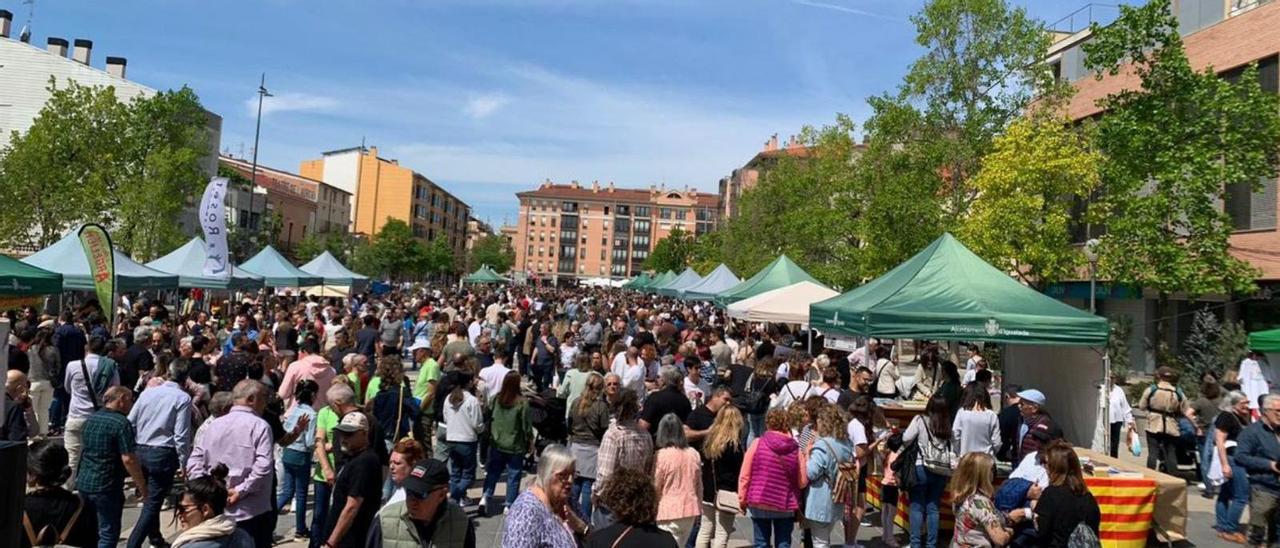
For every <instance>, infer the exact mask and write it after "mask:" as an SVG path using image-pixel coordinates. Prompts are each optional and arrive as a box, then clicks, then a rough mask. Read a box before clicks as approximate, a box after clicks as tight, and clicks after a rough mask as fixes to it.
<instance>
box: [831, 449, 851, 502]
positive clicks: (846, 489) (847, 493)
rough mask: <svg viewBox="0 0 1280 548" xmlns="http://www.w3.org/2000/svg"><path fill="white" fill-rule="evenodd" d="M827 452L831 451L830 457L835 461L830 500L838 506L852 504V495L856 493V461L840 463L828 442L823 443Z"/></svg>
mask: <svg viewBox="0 0 1280 548" xmlns="http://www.w3.org/2000/svg"><path fill="white" fill-rule="evenodd" d="M825 444H826V446H827V450H828V451H831V457H832V459H833V460H835V461H836V466H835V470H834V471H833V472H832V474H831V475H832V478H831V479H832V481H831V483H832V485H833V486H832V489H831V500H832V501H834V502H837V503H840V504H849V503H851V502H853V498H854V495H856V494H857V492H858V472H859V466H858V460H857V459H854V460H851V461H848V462H841V461H840V460H838V459H837V458H836V451H835V448H834V447H832V446H831V443H830V442H825Z"/></svg>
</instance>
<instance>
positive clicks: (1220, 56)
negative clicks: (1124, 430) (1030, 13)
mask: <svg viewBox="0 0 1280 548" xmlns="http://www.w3.org/2000/svg"><path fill="white" fill-rule="evenodd" d="M1098 8H1099V6H1096V5H1091V6H1086V7H1085V8H1081V9H1080V10H1078V11H1077V12H1076V13H1075V14H1073V16H1068V17H1066V18H1064V19H1063V20H1062V22H1063V25H1062V26H1063V28H1059V29H1057V30H1055V31H1054V35H1053V37H1054V43H1053V45H1052V46H1051V47H1050V50H1049V56H1048V59H1047V61H1048V62H1049V63H1051V64H1052V65H1053V68H1054V72H1055V74H1056V75H1057V76H1058V78H1059V79H1061V80H1065V81H1067V82H1070V83H1071V84H1072V85H1073V86H1074V87H1075V95H1074V96H1073V97H1072V98H1071V101H1070V102H1069V103H1068V105H1067V111H1068V113H1069V115H1070V117H1071V118H1072V119H1074V120H1084V119H1087V118H1091V117H1095V116H1105V113H1104V112H1103V111H1102V109H1100V108H1099V107H1098V106H1097V102H1098V100H1099V99H1101V98H1103V97H1105V96H1107V95H1109V94H1112V93H1116V92H1118V91H1121V90H1125V89H1137V88H1138V87H1139V85H1140V80H1139V78H1138V77H1137V75H1136V74H1134V73H1133V72H1132V71H1121V73H1120V74H1118V75H1115V76H1110V75H1108V76H1105V77H1104V78H1102V79H1101V80H1099V79H1096V78H1095V77H1094V75H1093V73H1091V72H1089V71H1088V70H1087V69H1086V68H1085V66H1084V57H1085V54H1084V51H1083V49H1082V48H1081V46H1082V45H1083V44H1085V43H1087V42H1088V41H1089V40H1090V38H1091V33H1090V31H1089V30H1088V28H1087V23H1089V22H1090V21H1091V20H1092V21H1097V19H1098V18H1101V17H1108V16H1109V15H1108V14H1107V12H1106V11H1105V10H1099V9H1098ZM1172 8H1173V13H1174V15H1175V16H1176V17H1177V19H1178V23H1179V31H1180V33H1181V34H1182V36H1183V45H1184V47H1185V49H1186V54H1187V58H1188V59H1189V60H1190V62H1191V65H1192V67H1193V68H1194V69H1196V70H1203V69H1205V68H1206V67H1213V70H1214V71H1215V72H1217V73H1218V74H1219V75H1220V76H1221V77H1223V78H1227V79H1231V78H1238V77H1239V76H1240V74H1241V73H1242V71H1243V70H1244V69H1245V67H1247V66H1248V65H1249V64H1252V63H1257V65H1258V69H1259V70H1258V76H1259V78H1260V80H1261V84H1262V87H1263V89H1265V90H1267V91H1270V92H1272V93H1275V92H1277V91H1278V90H1280V72H1278V71H1277V68H1278V65H1277V61H1278V60H1280V2H1272V1H1258V0H1229V1H1223V0H1173V4H1172ZM1086 9H1088V10H1089V11H1088V13H1089V14H1090V16H1088V17H1083V18H1081V17H1079V14H1082V13H1085V10H1086ZM1111 9H1114V8H1111ZM1110 15H1111V16H1113V15H1114V13H1112V14H1110ZM1112 18H1114V17H1112ZM1098 22H1105V21H1098ZM1276 187H1277V182H1276V180H1266V181H1263V182H1262V185H1261V188H1260V189H1259V190H1256V191H1254V190H1253V189H1252V188H1250V187H1249V185H1234V186H1233V187H1229V188H1227V189H1226V199H1225V200H1224V201H1223V208H1224V209H1225V210H1226V212H1227V213H1228V214H1229V215H1230V216H1231V219H1232V222H1233V223H1234V224H1235V233H1234V234H1233V235H1232V236H1231V240H1230V246H1231V252H1232V253H1233V254H1234V255H1235V256H1237V257H1239V258H1241V259H1243V260H1245V261H1248V262H1249V263H1250V264H1252V265H1254V266H1255V267H1257V268H1258V269H1259V270H1260V271H1261V275H1260V276H1259V277H1258V285H1259V286H1260V287H1261V288H1262V290H1263V295H1269V294H1270V292H1271V291H1274V290H1275V289H1280V233H1277V231H1276V229H1277V223H1276V217H1277V209H1280V201H1278V200H1280V197H1278V196H1277V191H1276ZM1094 235H1095V236H1096V235H1097V233H1096V232H1095V233H1094ZM1076 239H1077V241H1078V242H1079V243H1083V242H1084V241H1085V239H1086V235H1085V234H1084V233H1083V231H1081V233H1079V234H1077V235H1076ZM1048 293H1049V294H1051V295H1054V296H1057V297H1060V298H1063V299H1065V300H1067V301H1068V302H1072V303H1073V304H1076V305H1078V306H1082V307H1083V306H1087V305H1088V298H1089V290H1088V282H1087V281H1076V282H1068V283H1065V284H1055V285H1054V286H1051V287H1050V288H1049V289H1048ZM1097 297H1098V312H1099V313H1100V314H1104V315H1117V314H1120V315H1128V316H1130V317H1132V318H1133V320H1134V323H1133V325H1134V329H1133V335H1132V337H1131V340H1130V341H1129V347H1130V350H1131V352H1132V354H1133V356H1132V358H1133V360H1132V361H1133V364H1134V366H1135V367H1136V368H1138V369H1142V368H1144V367H1145V368H1148V369H1149V368H1151V367H1152V365H1153V363H1152V358H1151V356H1150V355H1148V354H1147V353H1146V352H1144V351H1143V348H1144V346H1145V345H1144V343H1143V341H1144V339H1148V338H1152V337H1153V336H1154V335H1155V332H1154V323H1153V322H1154V320H1155V319H1156V317H1157V311H1156V307H1155V301H1154V298H1153V297H1154V295H1152V294H1151V293H1150V292H1143V291H1139V290H1134V289H1127V288H1121V287H1111V286H1110V285H1108V284H1101V285H1100V286H1099V289H1098V292H1097ZM1175 299H1177V300H1175V301H1174V303H1173V304H1174V307H1175V309H1174V310H1170V311H1169V312H1170V313H1171V315H1173V316H1174V318H1173V320H1172V329H1170V333H1169V335H1170V340H1169V341H1168V342H1169V344H1170V346H1171V348H1174V349H1177V348H1178V347H1179V344H1180V342H1181V341H1182V340H1183V339H1184V338H1185V337H1186V335H1187V333H1188V332H1189V330H1190V324H1191V319H1192V315H1191V314H1190V313H1189V312H1190V311H1192V310H1194V309H1195V308H1197V307H1200V306H1203V305H1204V302H1205V301H1211V302H1212V301H1216V302H1218V303H1220V304H1222V305H1223V306H1220V307H1216V308H1215V309H1216V310H1221V311H1222V314H1223V316H1225V317H1226V318H1228V319H1233V320H1234V319H1241V320H1244V322H1245V326H1246V328H1248V329H1257V328H1261V327H1269V326H1276V325H1280V302H1277V301H1275V300H1273V299H1270V298H1266V299H1258V300H1246V301H1243V302H1227V301H1229V298H1228V297H1226V296H1221V295H1219V296H1213V295H1210V296H1206V297H1202V298H1201V299H1199V300H1198V301H1191V300H1188V299H1186V297H1185V296H1175Z"/></svg>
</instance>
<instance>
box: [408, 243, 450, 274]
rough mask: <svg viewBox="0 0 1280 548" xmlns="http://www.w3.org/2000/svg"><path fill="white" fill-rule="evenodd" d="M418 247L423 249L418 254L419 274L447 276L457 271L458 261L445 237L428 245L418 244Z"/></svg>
mask: <svg viewBox="0 0 1280 548" xmlns="http://www.w3.org/2000/svg"><path fill="white" fill-rule="evenodd" d="M418 245H419V246H421V248H422V249H421V251H420V252H418V267H417V273H418V274H434V275H446V274H452V273H454V272H455V271H456V269H457V261H456V260H455V258H454V255H453V248H452V247H450V246H449V242H448V241H447V240H446V239H445V238H444V237H438V238H436V239H434V240H431V241H430V242H428V243H426V244H423V243H422V242H418Z"/></svg>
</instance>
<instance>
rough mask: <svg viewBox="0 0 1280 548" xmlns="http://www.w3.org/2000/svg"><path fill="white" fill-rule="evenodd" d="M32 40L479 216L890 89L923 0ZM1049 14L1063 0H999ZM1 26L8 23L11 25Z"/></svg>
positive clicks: (64, 0) (736, 156) (492, 1)
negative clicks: (401, 176)
mask: <svg viewBox="0 0 1280 548" xmlns="http://www.w3.org/2000/svg"><path fill="white" fill-rule="evenodd" d="M36 1H37V4H38V5H37V6H36V10H35V19H34V21H33V24H32V29H33V39H32V43H33V44H37V45H40V46H43V44H44V43H45V38H47V37H48V36H59V37H63V38H67V39H74V38H89V39H91V40H93V41H94V52H93V63H94V65H95V66H101V64H102V62H103V60H104V59H105V57H106V56H108V55H112V56H122V57H126V58H128V60H129V66H128V71H129V78H130V79H132V80H136V81H139V82H142V83H144V84H147V85H150V86H152V87H156V88H161V89H168V88H176V87H180V86H182V85H184V84H186V85H189V86H190V87H192V88H193V89H194V90H195V91H196V92H197V93H198V94H199V95H200V97H201V100H202V101H203V102H204V104H205V106H206V108H208V109H210V110H212V111H214V112H217V113H219V114H220V115H222V117H223V133H222V146H223V148H224V150H229V151H230V152H231V153H233V154H237V155H238V154H240V152H241V150H243V151H244V153H245V154H246V155H247V154H249V152H250V151H251V149H252V146H253V129H254V108H255V106H256V102H255V95H254V91H255V89H256V88H257V84H258V78H259V75H260V74H261V73H262V72H266V74H267V87H268V89H270V90H271V92H272V93H274V94H275V97H274V98H269V99H267V104H266V107H265V109H264V112H265V113H264V116H263V121H262V143H261V147H260V148H261V152H260V154H259V162H260V163H262V164H265V165H270V166H272V167H277V168H281V169H287V170H290V171H295V172H296V171H297V170H298V163H299V162H300V161H301V160H304V159H310V158H317V157H319V153H320V152H322V151H325V150H333V149H339V148H346V147H351V146H356V145H359V144H360V142H361V139H362V138H363V139H364V141H365V143H366V144H368V145H371V146H377V147H378V148H379V150H380V153H381V155H382V156H384V157H389V158H395V159H398V160H399V161H400V162H401V164H402V165H407V166H410V167H412V168H413V169H415V170H417V171H419V172H420V173H423V174H424V175H426V176H427V177H429V178H431V179H433V180H435V181H437V182H439V183H441V184H442V185H444V186H445V187H446V188H448V189H449V190H450V191H451V192H453V193H454V194H456V195H458V196H460V197H461V198H462V199H463V200H465V201H467V202H468V203H469V204H471V206H472V208H473V210H474V214H475V215H476V216H477V217H480V218H482V219H488V220H490V221H491V222H492V223H494V224H495V225H500V224H502V223H503V221H504V219H505V220H507V221H511V222H514V220H515V213H516V200H515V196H514V193H515V192H517V191H520V190H526V189H530V188H533V187H535V186H536V185H537V184H538V183H540V182H541V181H543V180H544V179H547V178H550V179H552V180H554V181H557V182H567V181H569V180H571V179H576V180H578V181H580V182H582V183H584V184H589V183H590V181H593V180H599V181H601V183H605V182H607V181H614V182H616V183H617V184H618V185H619V186H639V187H643V186H648V185H650V184H660V183H665V184H666V185H668V186H675V187H683V186H686V185H687V186H690V187H694V188H697V189H699V190H702V191H706V192H714V191H715V188H716V183H717V181H718V180H719V178H720V177H722V176H724V175H726V174H728V173H729V172H730V171H732V170H733V169H734V168H735V167H738V166H741V165H742V164H743V163H744V162H746V161H747V160H748V159H750V158H751V157H752V156H753V155H754V154H755V153H756V152H758V151H759V149H760V147H761V144H762V143H763V142H764V141H765V140H766V139H768V137H769V136H770V135H771V134H773V133H778V134H779V135H780V137H781V138H782V139H785V138H786V136H787V135H789V134H792V133H796V132H797V131H798V130H799V128H800V127H801V126H803V125H805V124H823V123H827V122H830V121H831V120H833V118H834V115H835V113H837V112H844V113H848V114H850V115H851V116H853V118H854V120H855V121H859V122H860V121H862V120H863V119H865V118H866V116H867V112H868V109H867V106H866V101H865V100H866V98H867V97H868V96H871V95H875V94H878V93H881V92H883V91H886V90H890V89H893V88H894V87H896V86H897V84H898V82H899V81H900V80H901V77H902V75H903V74H904V72H905V71H906V68H907V66H908V64H909V63H910V62H911V61H912V60H913V59H914V58H915V57H917V56H918V55H919V54H920V51H921V50H920V48H919V47H918V46H916V44H915V42H914V30H913V28H912V27H911V25H910V23H909V22H908V20H907V18H908V17H909V16H910V15H911V14H913V13H915V12H916V11H917V10H918V9H919V7H920V6H921V5H922V3H923V0H715V1H712V0H420V1H409V0H360V1H358V2H353V1H349V2H338V1H330V0H258V1H239V0H222V1H217V2H212V1H207V0H206V1H194V0H193V1H178V0H136V1H135V0H113V1H111V2H103V1H87V0H60V1H53V0H36ZM1011 1H1012V2H1013V3H1014V4H1015V5H1019V6H1024V7H1027V8H1028V9H1029V10H1030V11H1031V13H1032V14H1033V15H1036V16H1039V17H1042V18H1045V19H1047V20H1050V21H1052V20H1056V19H1058V18H1059V17H1062V16H1064V15H1067V14H1068V13H1070V12H1071V11H1073V10H1075V9H1077V8H1079V7H1081V6H1083V5H1084V4H1085V2H1084V1H1083V0H1081V1H1079V2H1074V1H1071V0H1067V1H1057V0H1011ZM0 8H4V9H9V10H10V11H13V12H14V14H15V21H14V23H15V25H14V26H15V27H19V26H21V24H22V23H23V22H24V21H25V19H26V16H27V7H26V6H25V5H21V4H19V2H18V0H0ZM15 32H16V30H15Z"/></svg>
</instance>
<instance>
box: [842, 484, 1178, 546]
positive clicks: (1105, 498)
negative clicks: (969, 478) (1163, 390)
mask: <svg viewBox="0 0 1280 548" xmlns="http://www.w3.org/2000/svg"><path fill="white" fill-rule="evenodd" d="M1084 483H1085V485H1087V486H1088V487H1089V492H1091V493H1093V498H1094V499H1096V500H1097V501H1098V509H1099V510H1101V512H1102V523H1101V527H1099V529H1100V531H1099V535H1098V536H1099V537H1100V540H1101V541H1102V545H1103V546H1104V547H1106V548H1138V547H1141V546H1146V544H1147V535H1148V534H1149V533H1150V531H1151V515H1152V512H1154V511H1155V507H1156V482H1155V480H1152V479H1148V478H1096V477H1086V478H1085V479H1084ZM867 504H869V505H871V506H873V507H876V508H879V507H880V478H879V477H876V476H872V477H869V478H867ZM907 504H908V501H907V493H906V492H901V493H899V494H898V509H897V510H898V511H897V516H896V517H895V519H894V522H896V523H897V524H898V526H899V527H902V528H903V529H906V528H907V527H909V524H908V517H907ZM939 511H940V513H941V516H940V517H941V519H940V522H941V523H940V524H939V527H938V534H939V536H940V537H942V538H946V537H949V536H950V535H951V529H952V528H953V527H954V526H955V525H954V524H955V516H954V515H953V514H952V511H951V497H950V495H946V494H944V495H943V496H942V504H941V505H940V508H939Z"/></svg>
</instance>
